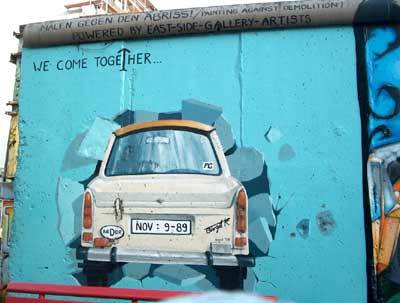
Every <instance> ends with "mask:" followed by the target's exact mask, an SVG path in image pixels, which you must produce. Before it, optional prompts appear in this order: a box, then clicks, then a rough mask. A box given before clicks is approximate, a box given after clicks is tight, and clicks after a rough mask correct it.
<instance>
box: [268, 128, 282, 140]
mask: <svg viewBox="0 0 400 303" xmlns="http://www.w3.org/2000/svg"><path fill="white" fill-rule="evenodd" d="M264 137H265V139H266V140H267V141H268V142H269V143H275V142H277V141H279V140H280V139H281V138H282V137H283V135H282V133H281V131H280V130H279V129H277V128H274V127H270V128H269V129H268V130H267V132H266V133H265V135H264Z"/></svg>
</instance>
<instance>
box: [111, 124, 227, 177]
mask: <svg viewBox="0 0 400 303" xmlns="http://www.w3.org/2000/svg"><path fill="white" fill-rule="evenodd" d="M220 170H221V168H220V165H219V163H218V160H217V157H216V154H215V150H214V148H213V146H212V143H211V141H210V138H209V137H208V136H207V135H205V134H201V133H197V132H191V131H187V130H180V129H160V130H148V131H142V132H136V133H131V134H128V135H125V136H123V137H117V138H116V139H115V141H114V145H113V147H112V150H111V154H110V156H109V159H108V162H107V165H106V169H105V175H106V176H120V175H143V174H202V175H219V174H220V173H221V171H220Z"/></svg>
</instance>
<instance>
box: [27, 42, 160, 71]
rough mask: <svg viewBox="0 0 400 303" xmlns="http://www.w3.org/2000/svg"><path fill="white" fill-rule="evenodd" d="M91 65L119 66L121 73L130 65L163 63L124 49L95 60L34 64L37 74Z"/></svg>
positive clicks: (62, 60)
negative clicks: (52, 68) (52, 69)
mask: <svg viewBox="0 0 400 303" xmlns="http://www.w3.org/2000/svg"><path fill="white" fill-rule="evenodd" d="M90 63H92V66H94V67H96V68H103V67H111V66H117V67H119V70H120V71H127V69H128V67H129V66H130V65H149V64H158V63H161V61H153V60H152V55H151V53H145V52H137V53H132V52H131V50H129V49H127V48H122V49H121V50H119V51H118V52H117V55H110V56H96V57H93V58H86V57H85V58H80V59H60V60H57V61H54V62H53V64H52V62H50V61H49V60H44V61H38V62H33V70H34V71H35V72H47V71H49V70H51V68H50V67H52V66H53V67H54V69H55V70H56V71H71V70H82V69H87V68H90Z"/></svg>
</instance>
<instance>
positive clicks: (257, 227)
mask: <svg viewBox="0 0 400 303" xmlns="http://www.w3.org/2000/svg"><path fill="white" fill-rule="evenodd" d="M249 236H250V240H251V241H253V243H254V244H255V245H256V246H257V248H258V249H259V250H261V251H262V252H263V253H264V254H266V253H267V252H268V250H269V245H270V243H271V242H272V240H273V239H272V234H271V231H270V230H269V227H268V221H267V219H266V218H263V217H260V218H258V219H257V220H256V221H254V222H252V223H251V224H250V227H249Z"/></svg>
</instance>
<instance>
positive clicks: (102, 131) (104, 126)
mask: <svg viewBox="0 0 400 303" xmlns="http://www.w3.org/2000/svg"><path fill="white" fill-rule="evenodd" d="M119 127H120V126H119V124H117V123H115V122H113V121H110V120H107V119H103V118H99V117H97V118H96V119H95V120H94V122H93V124H92V126H91V127H90V129H89V130H88V132H87V133H86V135H85V137H84V138H83V140H82V144H81V146H80V147H79V150H78V154H79V155H80V156H81V157H84V158H89V159H95V160H102V159H103V157H104V151H105V149H106V147H107V143H108V140H109V138H110V136H111V134H112V132H113V131H114V130H116V129H117V128H119Z"/></svg>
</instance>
